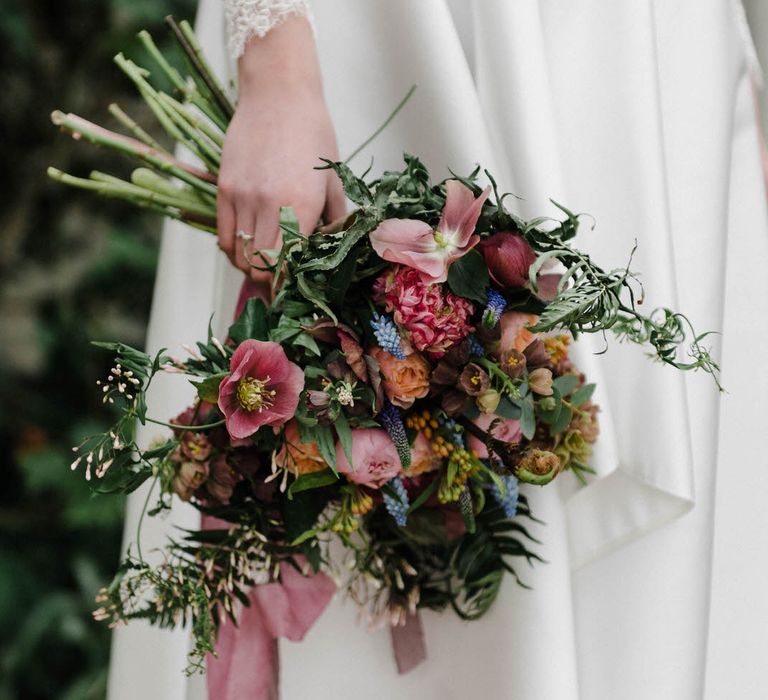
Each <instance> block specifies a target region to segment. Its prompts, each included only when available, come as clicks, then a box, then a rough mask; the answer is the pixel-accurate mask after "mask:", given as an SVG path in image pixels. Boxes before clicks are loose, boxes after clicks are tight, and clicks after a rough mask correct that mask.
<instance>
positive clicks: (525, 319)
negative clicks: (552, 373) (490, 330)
mask: <svg viewBox="0 0 768 700" xmlns="http://www.w3.org/2000/svg"><path fill="white" fill-rule="evenodd" d="M538 320H539V317H538V316H535V315H534V314H524V313H522V312H520V311H506V312H505V313H503V314H502V315H501V342H500V343H499V345H500V347H501V352H509V351H510V350H517V351H518V352H522V351H523V350H525V348H527V347H528V345H530V343H531V341H532V340H533V339H534V338H535V337H536V336H535V334H534V333H531V331H530V330H528V328H527V326H533V325H535V324H536V322H537V321H538Z"/></svg>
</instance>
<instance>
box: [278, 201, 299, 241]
mask: <svg viewBox="0 0 768 700" xmlns="http://www.w3.org/2000/svg"><path fill="white" fill-rule="evenodd" d="M280 228H281V229H282V230H283V231H284V232H285V233H289V234H293V235H294V236H300V235H301V231H300V230H299V220H298V218H297V217H296V213H295V212H294V211H293V209H292V208H291V207H280Z"/></svg>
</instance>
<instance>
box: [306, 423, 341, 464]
mask: <svg viewBox="0 0 768 700" xmlns="http://www.w3.org/2000/svg"><path fill="white" fill-rule="evenodd" d="M307 432H309V433H310V434H311V435H312V438H313V442H315V443H317V448H318V449H319V450H320V454H321V455H322V457H323V459H324V460H325V461H326V462H327V463H328V466H329V467H330V468H331V469H332V470H333V473H334V474H336V473H337V472H336V443H335V442H334V439H333V431H332V430H331V429H330V428H329V427H328V426H327V425H320V424H318V425H316V426H314V427H308V428H307Z"/></svg>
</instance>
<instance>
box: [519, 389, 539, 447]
mask: <svg viewBox="0 0 768 700" xmlns="http://www.w3.org/2000/svg"><path fill="white" fill-rule="evenodd" d="M520 430H521V431H522V433H523V437H524V438H526V440H532V439H533V436H534V434H535V433H536V416H535V413H534V410H533V398H532V397H531V396H527V397H526V398H525V400H524V401H523V404H522V412H521V414H520Z"/></svg>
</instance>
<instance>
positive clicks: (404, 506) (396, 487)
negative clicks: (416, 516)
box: [382, 476, 410, 527]
mask: <svg viewBox="0 0 768 700" xmlns="http://www.w3.org/2000/svg"><path fill="white" fill-rule="evenodd" d="M388 485H389V486H390V487H391V488H392V490H393V491H395V493H396V494H397V497H395V496H390V495H389V494H388V493H387V492H386V491H382V494H383V496H384V505H385V506H386V508H387V512H388V513H389V514H390V515H391V516H392V517H393V518H394V520H395V522H396V523H397V524H398V525H399V526H400V527H405V524H406V523H407V522H408V506H409V505H410V504H409V502H408V492H407V491H406V490H405V485H404V484H403V480H402V479H401V478H400V477H399V476H396V477H395V478H394V479H390V480H389V482H388Z"/></svg>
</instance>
